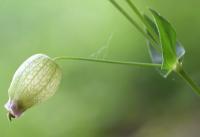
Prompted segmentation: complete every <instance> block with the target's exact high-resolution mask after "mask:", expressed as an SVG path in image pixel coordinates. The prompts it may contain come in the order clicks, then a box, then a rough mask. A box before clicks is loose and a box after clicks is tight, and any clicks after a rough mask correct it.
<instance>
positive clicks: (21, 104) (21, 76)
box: [5, 54, 62, 120]
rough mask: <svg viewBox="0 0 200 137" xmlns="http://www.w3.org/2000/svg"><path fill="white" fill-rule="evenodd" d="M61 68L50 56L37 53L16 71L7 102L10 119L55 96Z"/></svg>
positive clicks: (6, 106)
mask: <svg viewBox="0 0 200 137" xmlns="http://www.w3.org/2000/svg"><path fill="white" fill-rule="evenodd" d="M61 76H62V73H61V70H60V68H59V66H58V65H57V64H56V63H55V62H54V60H52V59H51V58H50V57H48V56H46V55H43V54H36V55H33V56H31V57H30V58H28V59H27V60H26V61H25V62H24V63H23V64H22V65H21V66H20V67H19V68H18V69H17V71H16V72H15V74H14V76H13V79H12V82H11V85H10V87H9V89H8V95H9V100H8V102H7V103H6V104H5V108H6V109H7V111H8V116H9V119H10V120H11V118H18V117H19V116H21V114H22V113H23V112H24V111H26V110H27V109H28V108H30V107H32V106H33V105H35V104H38V103H41V102H43V101H45V100H47V99H48V98H49V97H51V96H53V95H54V93H55V92H56V90H57V88H58V86H59V83H60V81H61Z"/></svg>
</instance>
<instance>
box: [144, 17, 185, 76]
mask: <svg viewBox="0 0 200 137" xmlns="http://www.w3.org/2000/svg"><path fill="white" fill-rule="evenodd" d="M159 16H160V15H159ZM144 18H145V20H146V22H148V23H149V25H150V26H151V27H152V29H153V30H154V32H155V34H157V35H158V37H159V31H158V28H157V26H156V24H155V23H154V22H153V21H152V20H151V19H150V18H149V17H148V16H146V15H144ZM162 20H164V22H166V23H167V24H168V26H171V25H170V24H169V23H168V22H167V21H166V20H165V19H164V18H163V17H162ZM169 28H172V27H169ZM172 30H173V28H172ZM147 34H148V35H149V36H150V37H152V35H151V34H150V33H149V31H148V30H147ZM152 38H153V37H152ZM160 39H161V38H160ZM174 39H175V38H174ZM161 44H162V43H161ZM147 45H148V47H149V54H150V56H151V59H152V62H153V63H159V64H163V66H165V63H166V61H168V60H167V59H165V58H164V57H165V56H164V53H165V54H166V52H164V51H163V48H162V53H160V52H159V51H157V50H156V49H155V48H154V47H155V45H154V46H153V45H152V43H150V42H149V41H148V43H147ZM161 47H162V46H161ZM174 47H175V50H174ZM174 47H172V49H173V50H172V51H173V52H172V53H173V56H172V57H175V64H176V63H177V60H178V61H179V62H182V60H183V56H184V54H185V49H184V47H183V46H182V45H181V43H180V42H178V41H177V40H176V44H175V46H174ZM174 51H175V54H174ZM164 59H165V60H164ZM172 70H173V65H172V68H171V67H169V69H166V68H164V67H162V69H161V70H159V72H160V73H161V74H162V75H163V76H164V77H167V76H168V75H169V73H170V72H171V71H172Z"/></svg>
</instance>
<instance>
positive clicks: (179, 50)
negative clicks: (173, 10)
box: [144, 10, 185, 77]
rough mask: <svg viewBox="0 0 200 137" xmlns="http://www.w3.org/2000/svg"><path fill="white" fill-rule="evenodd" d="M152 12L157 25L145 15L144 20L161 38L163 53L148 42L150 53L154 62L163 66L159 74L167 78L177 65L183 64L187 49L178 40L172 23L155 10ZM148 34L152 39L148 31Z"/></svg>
mask: <svg viewBox="0 0 200 137" xmlns="http://www.w3.org/2000/svg"><path fill="white" fill-rule="evenodd" d="M151 12H152V13H153V15H154V18H155V20H156V24H157V25H156V24H155V23H154V22H153V21H152V20H151V19H150V18H149V17H148V16H146V15H144V18H145V20H146V21H147V22H148V23H149V25H150V26H151V27H152V28H151V29H153V31H154V32H155V34H157V37H159V39H160V43H161V44H160V47H161V48H162V52H161V53H160V52H159V51H157V50H156V49H155V48H154V47H155V45H152V43H150V42H149V41H148V47H149V53H150V56H151V59H152V62H154V63H159V64H162V68H161V70H159V72H160V73H161V74H162V75H163V76H164V77H167V76H168V75H169V74H170V72H172V71H173V69H174V68H175V67H176V65H177V63H178V62H182V60H183V56H184V54H185V49H184V48H183V46H182V45H181V43H180V42H178V40H177V39H176V32H175V30H174V29H173V27H172V26H171V25H170V23H169V22H168V21H166V20H165V19H164V18H163V17H161V16H160V15H159V14H158V13H157V12H155V11H153V10H151ZM147 34H148V35H149V36H150V37H152V35H151V34H150V32H149V31H148V30H147ZM152 39H153V37H152ZM156 46H157V45H156Z"/></svg>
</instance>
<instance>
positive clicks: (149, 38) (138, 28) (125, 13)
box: [109, 0, 160, 51]
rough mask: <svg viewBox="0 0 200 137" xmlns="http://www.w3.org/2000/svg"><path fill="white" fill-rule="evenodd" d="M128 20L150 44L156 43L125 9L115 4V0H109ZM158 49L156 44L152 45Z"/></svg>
mask: <svg viewBox="0 0 200 137" xmlns="http://www.w3.org/2000/svg"><path fill="white" fill-rule="evenodd" d="M109 1H110V2H111V3H112V4H113V5H114V6H115V7H116V8H117V9H118V10H119V11H120V12H121V13H122V14H123V15H124V16H125V17H126V18H127V19H128V20H129V21H130V23H131V24H132V25H133V26H135V27H136V29H137V30H138V31H139V32H140V33H141V34H142V35H143V36H144V37H145V38H147V39H148V40H149V41H150V42H151V43H152V45H153V46H154V45H158V44H157V43H156V42H155V41H154V40H153V39H152V38H151V37H150V36H149V35H148V34H147V33H146V32H145V31H144V30H143V29H142V28H141V27H140V26H139V25H138V24H137V23H136V22H135V21H134V20H133V19H132V18H131V16H130V15H129V14H128V13H127V12H126V11H125V10H123V8H122V7H121V6H120V5H119V4H117V3H116V2H115V0H109ZM154 47H155V48H156V49H157V50H158V51H160V48H159V47H157V46H154Z"/></svg>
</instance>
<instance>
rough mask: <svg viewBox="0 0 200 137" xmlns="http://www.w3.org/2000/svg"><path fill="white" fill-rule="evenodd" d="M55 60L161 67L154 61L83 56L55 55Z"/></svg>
mask: <svg viewBox="0 0 200 137" xmlns="http://www.w3.org/2000/svg"><path fill="white" fill-rule="evenodd" d="M53 60H54V61H58V60H73V61H75V60H76V61H89V62H96V63H107V64H116V65H128V66H138V67H161V64H152V63H141V62H124V61H123V62H122V61H113V60H101V59H90V58H82V57H55V58H54V59H53Z"/></svg>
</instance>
